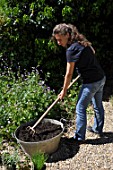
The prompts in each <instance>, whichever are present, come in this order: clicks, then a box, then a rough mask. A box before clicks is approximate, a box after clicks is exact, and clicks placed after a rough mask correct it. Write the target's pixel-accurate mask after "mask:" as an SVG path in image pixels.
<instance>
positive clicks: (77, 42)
mask: <svg viewBox="0 0 113 170" xmlns="http://www.w3.org/2000/svg"><path fill="white" fill-rule="evenodd" d="M52 37H53V38H54V39H55V40H56V41H57V43H58V45H61V46H62V47H65V48H66V59H67V67H66V74H65V79H64V84H63V89H62V91H61V92H60V94H59V98H60V99H61V100H62V99H63V98H64V96H65V95H66V92H67V88H68V86H69V84H70V82H71V79H72V76H73V71H74V68H75V67H76V69H77V72H78V73H79V74H80V75H81V78H82V79H83V84H82V87H81V90H80V93H79V96H78V102H77V105H76V114H77V117H76V131H75V134H74V139H75V140H76V141H78V142H83V141H84V140H85V134H86V126H87V117H86V109H87V107H88V104H89V103H90V102H91V101H92V103H93V108H94V111H95V117H94V125H93V126H92V127H88V130H89V131H91V132H93V133H98V134H102V131H103V126H104V108H103V104H102V96H103V87H104V84H105V79H106V78H105V75H104V71H103V70H102V68H101V67H100V65H99V63H98V62H97V60H96V57H95V51H94V49H93V47H92V46H91V43H90V42H89V41H88V40H87V39H86V38H85V36H84V35H82V34H80V33H79V32H78V30H77V28H76V27H75V26H74V25H71V24H65V23H63V24H58V25H56V26H55V27H54V29H53V34H52Z"/></svg>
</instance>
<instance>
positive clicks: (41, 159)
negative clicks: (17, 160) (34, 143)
mask: <svg viewBox="0 0 113 170" xmlns="http://www.w3.org/2000/svg"><path fill="white" fill-rule="evenodd" d="M47 159H48V155H47V154H45V153H42V152H38V153H36V154H34V155H33V156H32V158H31V160H32V162H33V164H34V167H35V169H36V170H41V169H42V168H43V167H44V163H45V162H46V160H47Z"/></svg>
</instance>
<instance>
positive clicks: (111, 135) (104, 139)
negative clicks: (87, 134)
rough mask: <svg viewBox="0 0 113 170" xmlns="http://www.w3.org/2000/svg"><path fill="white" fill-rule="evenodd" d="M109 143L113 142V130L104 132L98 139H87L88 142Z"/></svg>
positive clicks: (94, 143) (96, 143) (95, 143)
mask: <svg viewBox="0 0 113 170" xmlns="http://www.w3.org/2000/svg"><path fill="white" fill-rule="evenodd" d="M107 143H113V132H104V133H103V135H102V136H101V137H100V138H98V139H87V140H86V144H92V145H103V144H107Z"/></svg>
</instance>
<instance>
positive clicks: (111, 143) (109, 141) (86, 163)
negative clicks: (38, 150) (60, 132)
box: [46, 102, 113, 170]
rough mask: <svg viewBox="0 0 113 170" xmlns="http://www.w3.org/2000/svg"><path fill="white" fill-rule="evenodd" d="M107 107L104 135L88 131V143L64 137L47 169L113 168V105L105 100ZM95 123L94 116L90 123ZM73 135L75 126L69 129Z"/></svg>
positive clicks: (101, 169)
mask: <svg viewBox="0 0 113 170" xmlns="http://www.w3.org/2000/svg"><path fill="white" fill-rule="evenodd" d="M103 104H104V109H105V125H104V136H103V137H101V138H100V137H99V136H98V135H95V134H92V133H90V132H87V133H86V140H87V142H86V144H81V145H77V144H76V143H71V142H70V141H69V140H68V139H67V138H66V137H65V136H63V137H62V139H61V143H60V146H59V149H58V151H57V152H56V153H54V154H52V155H51V157H50V159H49V160H48V162H47V163H46V170H113V107H112V105H111V103H110V102H103ZM92 124H93V116H92V117H90V119H89V120H88V125H92ZM68 135H69V137H71V136H72V135H73V126H72V127H71V128H70V129H69V132H68Z"/></svg>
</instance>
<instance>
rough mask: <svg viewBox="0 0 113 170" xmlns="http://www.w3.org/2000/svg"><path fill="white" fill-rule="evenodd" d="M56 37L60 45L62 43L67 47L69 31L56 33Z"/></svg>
mask: <svg viewBox="0 0 113 170" xmlns="http://www.w3.org/2000/svg"><path fill="white" fill-rule="evenodd" d="M55 39H56V41H57V43H58V45H61V46H62V47H67V43H68V40H69V33H67V34H66V35H61V34H55Z"/></svg>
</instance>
